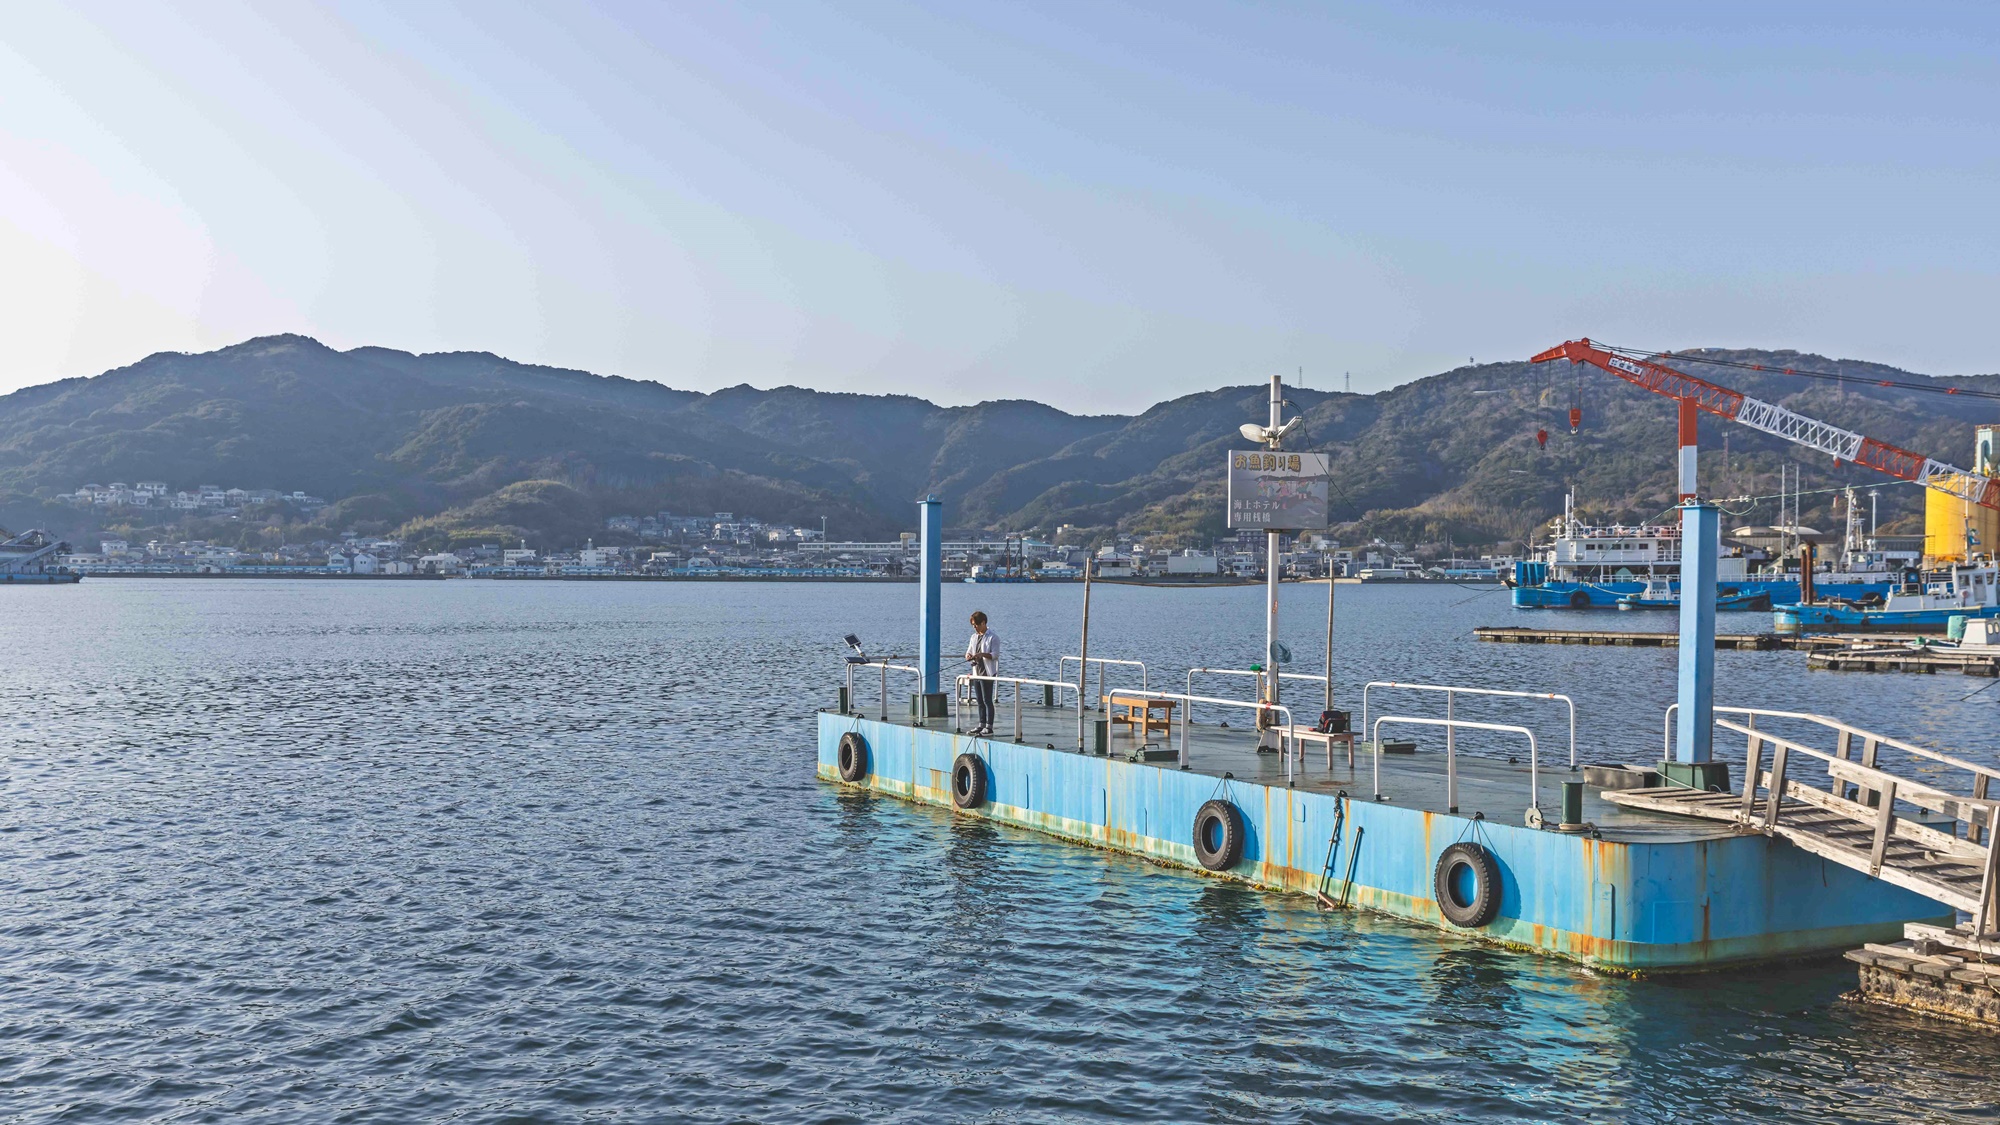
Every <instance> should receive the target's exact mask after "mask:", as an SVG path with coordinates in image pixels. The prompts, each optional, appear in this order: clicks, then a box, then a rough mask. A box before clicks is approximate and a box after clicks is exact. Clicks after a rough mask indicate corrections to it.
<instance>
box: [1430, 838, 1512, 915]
mask: <svg viewBox="0 0 2000 1125" xmlns="http://www.w3.org/2000/svg"><path fill="white" fill-rule="evenodd" d="M1468 868H1469V869H1470V870H1471V872H1472V894H1471V895H1469V896H1466V895H1461V894H1459V891H1458V878H1459V872H1460V871H1462V870H1466V869H1468ZM1431 884H1432V887H1431V889H1432V891H1433V893H1435V894H1436V895H1437V904H1438V911H1439V912H1440V913H1442V914H1443V915H1444V917H1445V921H1447V922H1450V923H1451V924H1452V925H1454V926H1458V927H1461V928H1463V929H1468V930H1476V929H1478V928H1480V927H1481V926H1485V925H1487V924H1489V923H1491V922H1492V921H1493V919H1495V918H1497V917H1499V915H1500V861H1499V860H1496V859H1494V858H1493V853H1492V852H1490V851H1488V850H1487V849H1486V847H1485V846H1484V845H1481V844H1475V843H1473V842H1471V841H1469V840H1466V841H1461V842H1459V843H1456V844H1453V845H1452V846H1450V847H1448V848H1446V849H1445V850H1444V851H1443V852H1442V853H1441V854H1440V855H1439V856H1438V861H1437V869H1436V871H1434V872H1433V873H1432V875H1431Z"/></svg>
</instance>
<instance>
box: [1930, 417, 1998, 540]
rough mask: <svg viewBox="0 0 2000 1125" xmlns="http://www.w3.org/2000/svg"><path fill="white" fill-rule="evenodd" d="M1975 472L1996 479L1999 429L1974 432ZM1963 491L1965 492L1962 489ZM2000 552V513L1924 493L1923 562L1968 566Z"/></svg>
mask: <svg viewBox="0 0 2000 1125" xmlns="http://www.w3.org/2000/svg"><path fill="white" fill-rule="evenodd" d="M1975 433H1976V436H1975V437H1974V438H1973V451H1972V471H1973V472H1975V473H1978V474H1979V475H1980V476H1987V477H1990V476H1993V475H1995V470H1996V469H2000V457H1997V456H1996V446H2000V426H1981V427H1979V428H1978V430H1977V431H1975ZM1961 491H1966V490H1964V489H1961ZM1996 551H2000V511H1996V510H1995V509H1992V508H1987V507H1982V506H1981V505H1978V504H1975V503H1973V502H1972V501H1970V500H1962V499H1960V498H1959V497H1956V496H1953V495H1952V494H1951V493H1949V492H1944V491H1942V490H1940V489H1936V488H1927V489H1925V490H1924V559H1925V561H1926V562H1931V563H1940V564H1941V563H1954V562H1967V561H1969V560H1971V559H1972V558H1973V557H1975V556H1978V555H1989V556H1990V555H1992V554H1994V553H1995V552H1996Z"/></svg>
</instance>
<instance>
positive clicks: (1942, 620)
mask: <svg viewBox="0 0 2000 1125" xmlns="http://www.w3.org/2000/svg"><path fill="white" fill-rule="evenodd" d="M1996 595H2000V568H1996V566H1995V565H1994V564H1993V563H1991V562H1981V563H1974V564H1970V565H1958V566H1953V567H1952V568H1951V569H1950V570H1946V571H1937V572H1933V573H1931V574H1928V575H1925V576H1922V577H1911V578H1909V579H1908V580H1906V581H1904V582H1901V583H1898V584H1897V585H1896V586H1894V587H1892V588H1891V589H1890V590H1889V592H1888V593H1887V594H1885V595H1883V596H1882V597H1881V598H1879V599H1866V600H1860V599H1846V598H1820V599H1817V600H1814V601H1811V602H1796V603H1793V604H1789V605H1780V606H1778V607H1776V609H1774V610H1773V611H1772V623H1773V624H1774V625H1775V626H1776V627H1777V630H1778V632H1780V633H1813V632H1892V633H1942V632H1944V631H1945V630H1946V628H1948V627H1949V626H1950V624H1951V619H1952V618H1953V617H1966V618H1987V617H1994V616H2000V597H1996Z"/></svg>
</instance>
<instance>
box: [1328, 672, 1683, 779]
mask: <svg viewBox="0 0 2000 1125" xmlns="http://www.w3.org/2000/svg"><path fill="white" fill-rule="evenodd" d="M1371 688H1384V689H1388V690H1393V691H1441V692H1443V693H1445V695H1444V717H1445V718H1446V719H1450V718H1452V717H1453V706H1452V705H1453V703H1454V701H1455V700H1456V698H1457V697H1458V696H1461V695H1497V696H1503V697H1506V698H1509V699H1546V700H1550V701H1552V702H1553V701H1558V700H1559V701H1561V702H1562V703H1564V704H1565V705H1567V706H1568V707H1569V768H1570V769H1571V770H1575V769H1576V700H1574V699H1571V698H1570V697H1569V696H1567V695H1560V694H1557V693H1556V692H1551V691H1503V690H1501V689H1500V688H1475V687H1456V686H1454V685H1451V684H1406V683H1400V682H1398V681H1396V680H1371V681H1369V682H1368V683H1367V684H1364V685H1363V686H1362V688H1361V729H1362V730H1367V729H1368V692H1369V690H1370V689H1371ZM1444 740H1445V749H1446V750H1447V751H1449V750H1451V749H1452V741H1453V740H1452V729H1451V728H1450V727H1447V728H1445V735H1444ZM1667 756H1668V757H1670V758H1671V757H1673V755H1672V754H1669V755H1667Z"/></svg>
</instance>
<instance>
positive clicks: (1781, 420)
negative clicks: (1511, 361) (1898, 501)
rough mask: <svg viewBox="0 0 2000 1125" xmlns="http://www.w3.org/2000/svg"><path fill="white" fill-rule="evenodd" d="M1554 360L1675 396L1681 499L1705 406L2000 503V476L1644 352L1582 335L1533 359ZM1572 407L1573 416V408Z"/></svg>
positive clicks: (1690, 491) (1943, 488) (1687, 489)
mask: <svg viewBox="0 0 2000 1125" xmlns="http://www.w3.org/2000/svg"><path fill="white" fill-rule="evenodd" d="M1552 359H1567V360H1569V361H1570V362H1571V363H1588V364H1590V365H1591V366H1593V367H1599V368H1602V369H1603V370H1605V371H1608V372H1610V373H1611V374H1613V375H1616V376H1618V377H1619V378H1620V379H1623V380H1625V381H1626V382H1628V383H1631V384H1633V385H1634V386H1638V387H1644V388H1645V389H1646V390H1649V391H1652V392H1653V393H1654V394H1661V395H1666V396H1667V397H1668V398H1672V399H1677V400H1679V402H1680V438H1681V451H1680V494H1681V499H1682V500H1683V501H1687V500H1692V499H1694V479H1695V478H1694V465H1695V416H1696V413H1697V412H1698V411H1706V412H1707V413H1710V414H1713V415H1716V416H1717V417H1720V418H1728V419H1730V420H1732V421H1736V422H1741V423H1742V424H1743V425H1746V426H1749V427H1750V428H1751V429H1753V430H1762V431H1764V432H1765V433H1767V434H1775V435H1776V436H1778V437H1781V438H1784V439H1785V440H1786V441H1789V442H1794V443H1796V444H1798V445H1803V446H1805V447H1806V448H1808V449H1814V450H1818V451H1819V452H1821V453H1825V454H1828V455H1830V456H1831V457H1832V458H1833V459H1834V461H1835V462H1836V463H1838V462H1841V461H1851V462H1853V463H1854V464H1857V465H1866V466H1867V467H1869V468H1871V469H1875V470H1877V471H1879V472H1884V473H1887V474H1889V475H1890V476H1892V477H1900V478H1901V479H1903V480H1908V481H1915V482H1917V483H1918V484H1921V485H1924V486H1926V487H1928V488H1935V489H1937V490H1938V491H1940V492H1943V493H1947V494H1949V495H1952V496H1956V497H1958V498H1960V499H1961V500H1969V501H1971V502H1972V503H1975V504H1979V505H1981V506H1983V507H1987V508H2000V480H1995V479H1994V478H1992V477H1988V476H1982V475H1980V474H1978V473H1972V472H1967V471H1966V470H1964V469H1961V468H1959V467H1957V466H1956V465H1948V464H1945V463H1944V462H1943V461H1937V460H1933V459H1931V458H1929V457H1926V456H1924V455H1923V454H1921V453H1912V452H1911V451H1909V450H1907V449H1904V448H1902V447H1901V446H1897V445H1891V444H1889V443H1888V442H1886V441H1879V440H1877V439H1875V438H1872V437H1868V436H1867V435H1865V434H1858V433H1855V432H1854V431H1853V430H1844V429H1842V428H1840V427H1839V426H1836V425H1833V424H1832V423H1830V422H1822V421H1820V420H1819V419H1817V418H1808V417H1806V416H1805V415H1803V414H1800V413H1798V412H1796V411H1792V410H1787V409H1785V408H1784V407H1782V406H1778V405H1777V404H1775V403H1769V402H1765V401H1763V400H1762V399H1755V398H1751V397H1750V396H1749V395H1746V394H1744V393H1742V392H1741V391H1732V390H1730V389H1729V388H1728V387H1723V386H1718V385H1717V384H1714V383H1711V382H1709V381H1707V380H1706V379H1697V378H1695V377H1694V376H1692V375H1689V374H1686V373H1684V372H1680V371H1676V370H1674V369H1673V368H1671V367H1668V366H1666V365H1665V364H1661V363H1655V362H1653V361H1652V360H1650V359H1642V358H1633V357H1629V356H1623V355H1619V354H1617V353H1616V352H1614V351H1612V350H1611V349H1609V348H1606V347H1604V346H1603V345H1601V344H1596V343H1592V342H1591V341H1590V340H1589V339H1587V338H1586V339H1582V340H1570V341H1568V342H1567V343H1562V344H1558V345H1556V346H1555V347H1553V348H1550V349H1549V350H1547V351H1545V352H1542V353H1540V354H1539V355H1536V356H1535V357H1534V358H1533V360H1531V362H1533V363H1546V362H1548V361H1549V360H1552ZM1571 414H1572V419H1574V415H1575V412H1574V411H1572V412H1571ZM1572 424H1574V423H1572Z"/></svg>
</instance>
